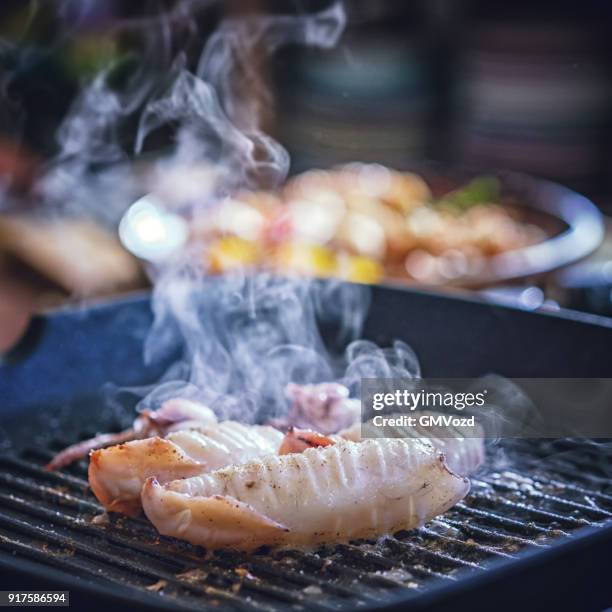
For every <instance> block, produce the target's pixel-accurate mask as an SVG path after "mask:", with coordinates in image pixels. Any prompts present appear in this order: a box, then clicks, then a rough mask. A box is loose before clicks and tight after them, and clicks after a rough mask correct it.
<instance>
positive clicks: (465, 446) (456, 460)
mask: <svg viewBox="0 0 612 612" xmlns="http://www.w3.org/2000/svg"><path fill="white" fill-rule="evenodd" d="M418 414H419V417H421V416H432V415H434V414H435V413H433V412H428V411H420V412H419V413H418ZM393 416H400V415H389V417H390V418H392V417H393ZM338 435H339V436H341V437H342V438H344V439H346V440H352V441H353V442H358V441H360V440H362V439H364V438H382V437H388V438H404V439H422V440H427V441H429V442H431V444H432V445H433V446H434V447H435V448H436V449H437V450H439V451H441V452H442V453H444V456H445V458H446V463H447V464H448V467H449V468H450V469H451V470H453V472H456V473H457V474H460V475H461V476H469V475H470V474H473V473H474V472H475V471H476V470H477V469H478V468H479V467H480V466H481V465H482V464H483V462H484V458H485V447H484V431H483V429H482V427H481V426H480V425H478V424H476V425H475V426H474V427H459V426H458V427H454V426H446V425H435V426H428V427H425V426H423V425H421V424H420V419H419V418H417V424H416V425H415V426H414V427H407V426H389V425H387V426H385V427H375V426H374V425H373V423H372V421H368V422H367V423H363V424H362V423H355V424H354V425H352V426H351V427H349V428H347V429H344V430H342V431H340V432H339V433H338Z"/></svg>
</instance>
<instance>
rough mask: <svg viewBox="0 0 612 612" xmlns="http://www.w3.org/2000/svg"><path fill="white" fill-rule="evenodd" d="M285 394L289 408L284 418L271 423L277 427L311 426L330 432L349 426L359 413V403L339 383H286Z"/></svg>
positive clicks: (325, 432) (323, 431)
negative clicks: (289, 402) (288, 401)
mask: <svg viewBox="0 0 612 612" xmlns="http://www.w3.org/2000/svg"><path fill="white" fill-rule="evenodd" d="M285 394H286V395H287V397H288V398H289V400H290V401H291V407H290V409H289V412H288V414H287V416H286V417H283V418H281V419H277V420H276V421H274V422H273V423H272V424H273V425H274V426H276V427H282V428H287V427H300V428H305V429H310V428H312V429H314V430H316V431H318V432H320V433H322V434H331V433H336V432H337V431H339V430H341V429H343V428H345V427H350V426H351V425H352V424H353V423H355V422H356V421H358V420H359V418H360V416H361V402H360V401H359V400H358V399H354V398H350V397H349V390H348V389H347V388H346V387H345V386H344V385H341V384H339V383H320V384H316V385H296V384H295V383H289V384H288V385H287V388H286V390H285Z"/></svg>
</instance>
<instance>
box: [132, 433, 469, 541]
mask: <svg viewBox="0 0 612 612" xmlns="http://www.w3.org/2000/svg"><path fill="white" fill-rule="evenodd" d="M468 489H469V481H468V480H467V479H466V478H463V477H460V476H458V475H457V474H455V473H454V472H452V471H450V470H449V468H448V467H447V465H446V463H445V460H444V456H443V455H442V454H441V453H440V452H438V451H436V450H435V449H434V447H433V446H432V445H431V444H428V443H426V442H423V441H421V440H405V439H378V440H375V439H371V440H364V441H363V442H359V443H355V442H351V441H341V442H338V443H336V444H331V445H328V446H325V447H318V448H308V449H306V450H305V451H304V452H303V453H292V454H287V455H281V456H278V455H268V456H267V457H264V458H262V459H255V460H252V461H249V462H247V463H245V464H243V465H233V466H230V467H227V468H224V469H221V470H217V471H215V472H211V473H208V474H203V475H200V476H195V477H192V478H186V479H183V480H175V481H173V482H170V483H168V484H166V485H163V484H161V483H160V482H159V481H158V480H156V479H155V478H149V479H148V480H147V481H146V483H145V486H144V487H143V490H142V504H143V508H144V511H145V514H146V515H147V517H148V518H149V520H150V521H151V522H152V523H153V524H154V525H155V527H156V528H157V529H158V531H159V532H160V533H161V534H164V535H169V536H174V537H177V538H182V539H184V540H187V541H188V542H191V543H193V544H199V545H202V546H205V547H207V548H212V549H214V548H235V549H239V550H252V549H255V548H258V547H259V546H262V545H272V546H275V545H291V546H296V545H297V546H302V545H306V546H309V545H313V544H316V543H318V542H334V541H343V540H348V539H352V538H373V537H378V536H380V535H383V534H386V533H393V532H395V531H398V530H400V529H412V528H414V527H417V526H419V525H422V524H423V523H425V522H426V521H428V520H429V519H431V518H433V517H434V516H436V515H438V514H440V513H442V512H444V511H446V510H447V509H448V508H450V507H451V506H452V505H454V504H455V503H457V502H458V501H459V500H460V499H462V498H463V497H464V496H465V495H466V494H467V492H468Z"/></svg>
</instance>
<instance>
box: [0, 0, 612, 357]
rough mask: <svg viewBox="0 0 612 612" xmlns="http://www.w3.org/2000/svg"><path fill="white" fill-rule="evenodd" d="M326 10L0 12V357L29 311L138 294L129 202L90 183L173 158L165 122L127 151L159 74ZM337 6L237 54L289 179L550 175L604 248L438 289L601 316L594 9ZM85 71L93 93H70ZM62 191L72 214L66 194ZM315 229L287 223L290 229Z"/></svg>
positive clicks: (608, 205) (611, 126)
mask: <svg viewBox="0 0 612 612" xmlns="http://www.w3.org/2000/svg"><path fill="white" fill-rule="evenodd" d="M326 6H329V3H328V2H324V1H321V2H270V1H264V0H248V1H240V2H239V1H237V0H236V1H233V2H211V1H202V0H201V1H198V0H191V1H188V0H184V1H178V0H177V1H174V2H171V1H167V2H163V1H161V0H160V1H157V2H139V3H134V2H122V1H120V0H95V1H94V0H81V1H68V0H63V1H61V0H56V1H48V2H42V1H40V2H36V1H31V2H27V1H25V0H3V1H2V3H1V4H0V96H1V97H0V321H2V322H3V323H2V325H1V326H0V349H2V347H3V346H4V347H6V346H10V345H11V343H12V342H14V341H15V339H16V338H18V336H19V335H20V333H21V331H22V329H23V326H24V325H26V324H27V320H28V319H29V316H30V314H31V313H32V312H35V311H40V310H44V309H47V308H52V307H55V306H57V305H60V304H62V303H65V302H66V301H69V300H74V299H83V298H93V297H100V296H108V295H114V294H121V293H125V292H128V291H133V290H137V289H139V288H142V287H146V286H147V284H148V282H149V281H148V275H147V273H146V272H147V270H146V265H145V264H143V261H142V258H138V257H135V256H134V255H133V254H131V253H129V252H128V249H126V248H125V240H123V244H122V242H121V241H120V240H119V237H118V234H117V227H118V225H119V223H120V219H121V217H122V215H123V214H124V213H125V211H126V210H127V208H128V206H129V205H130V203H131V202H133V201H134V200H136V199H137V198H138V197H140V196H142V195H143V194H142V193H141V192H139V191H138V189H133V188H132V186H131V185H130V186H126V187H125V188H123V186H122V187H121V188H119V187H118V185H119V182H120V181H121V176H120V174H117V173H110V174H109V173H108V172H106V170H107V169H108V167H109V166H113V167H121V168H123V167H125V165H126V164H130V166H132V165H136V166H137V165H138V164H142V165H143V166H146V163H147V160H149V159H152V158H155V156H156V155H158V154H159V152H160V151H161V152H163V151H165V150H167V148H168V147H171V146H172V144H173V142H174V139H175V134H174V133H173V131H172V129H171V122H169V123H170V125H169V123H168V122H166V123H164V124H163V125H162V126H161V128H160V129H151V130H147V131H146V137H145V138H144V140H142V139H140V142H139V137H138V134H139V126H140V127H142V113H143V109H144V108H145V106H146V103H147V100H148V99H150V98H151V96H154V95H155V91H156V89H159V88H162V87H163V86H164V83H165V82H166V81H167V80H168V79H170V78H171V77H172V75H173V74H174V72H173V71H175V70H176V66H177V62H178V63H180V64H181V66H183V67H187V68H189V69H192V70H195V69H196V66H197V65H198V63H199V62H201V53H202V48H203V44H204V43H205V42H206V40H207V39H209V38H210V37H211V35H212V34H213V33H214V32H215V31H217V29H218V27H219V25H220V23H222V21H223V20H225V19H234V20H246V22H248V20H249V19H250V18H252V17H253V16H256V15H272V16H277V17H278V16H282V15H296V14H303V13H306V14H308V13H312V12H315V11H318V10H321V9H325V8H326ZM344 8H345V10H346V15H347V24H346V28H345V30H344V32H343V34H342V37H341V39H340V41H339V44H338V45H336V46H335V47H334V48H333V49H320V48H316V49H313V48H309V47H304V46H298V45H288V46H283V47H281V48H280V49H278V51H276V52H275V53H273V54H272V55H266V54H265V53H263V52H262V53H259V48H258V46H257V45H254V46H253V47H252V48H251V49H250V51H252V52H250V53H244V54H242V56H241V57H239V62H238V67H239V70H238V72H237V74H238V76H237V78H238V81H241V82H239V88H238V90H239V92H240V93H239V95H240V96H242V97H243V98H248V99H249V100H253V101H254V103H257V104H258V107H259V110H260V111H261V112H260V117H259V118H260V120H261V123H262V125H263V129H264V130H265V131H266V132H267V133H269V134H271V135H272V136H273V137H274V138H275V139H277V140H278V141H279V142H280V143H281V144H282V145H283V146H284V147H285V148H286V149H287V151H288V152H289V154H290V160H291V165H290V173H291V174H296V173H300V172H303V171H306V170H309V169H312V168H328V167H331V166H334V165H336V164H342V163H347V162H372V163H376V164H382V165H385V166H388V167H391V168H396V169H399V170H404V169H411V168H412V164H415V163H416V164H421V163H422V162H423V161H425V160H436V161H438V162H440V163H441V164H443V166H441V167H450V168H454V167H456V166H460V167H465V166H467V167H470V168H475V169H477V170H478V171H480V170H481V169H482V171H487V170H489V171H490V170H491V169H507V170H518V171H522V172H526V173H529V174H530V175H534V176H536V177H542V178H546V179H551V180H553V181H556V182H559V183H561V184H563V185H565V186H567V187H569V188H571V189H573V190H576V191H578V192H579V193H581V194H583V195H585V196H587V198H589V199H590V200H591V201H592V202H594V203H595V205H596V206H597V207H598V209H599V210H600V211H601V213H603V219H602V220H600V222H601V223H603V224H604V227H605V236H604V239H603V242H602V244H601V245H600V246H599V247H598V248H597V250H596V251H595V252H594V253H593V254H592V255H590V256H589V258H588V259H586V260H582V261H581V262H579V263H574V264H572V265H571V266H569V267H565V268H564V269H563V270H559V269H554V270H549V271H548V272H547V273H543V274H537V275H532V274H527V276H526V277H522V278H519V279H515V280H513V281H512V282H509V281H504V282H486V283H484V284H483V283H480V284H476V285H477V286H476V285H475V286H470V287H467V286H466V287H461V283H448V284H449V285H451V284H452V285H455V288H454V289H452V290H454V291H477V292H478V293H480V294H481V295H484V296H485V297H486V298H487V299H494V300H502V301H506V302H508V303H512V304H515V305H518V306H520V307H524V308H530V309H536V308H550V309H555V308H557V307H559V306H561V307H569V308H575V309H579V310H584V311H587V312H592V313H596V314H602V315H612V225H611V224H610V222H609V221H608V215H610V214H612V150H611V142H610V140H611V139H610V135H611V130H612V80H611V76H612V75H611V72H612V48H611V41H612V37H611V34H612V5H610V3H609V2H607V1H606V0H582V1H581V2H575V1H571V2H570V1H559V0H556V1H555V2H552V1H551V2H549V1H543V0H538V1H530V2H527V1H519V2H513V3H507V2H493V1H491V0H481V1H479V0H423V1H409V2H397V1H393V0H379V1H377V2H371V1H368V0H347V1H346V2H345V3H344ZM245 32H246V34H247V35H248V33H249V30H248V28H247V29H246V30H245ZM101 71H105V72H104V75H105V77H104V78H105V83H104V87H100V88H98V89H97V88H96V86H94V87H89V88H88V89H87V85H88V84H89V85H91V83H94V85H95V83H96V78H97V75H99V74H100V72H101ZM109 91H110V92H111V93H113V92H114V93H115V94H116V95H109ZM84 92H85V93H84ZM79 111H80V112H79ZM109 117H110V118H111V119H112V120H110V119H109ZM75 143H76V144H75ZM135 151H137V153H135ZM176 182H177V183H179V184H180V183H181V178H180V177H178V178H176ZM264 186H265V185H264ZM452 188H455V185H454V184H453V185H452ZM433 191H434V192H435V191H436V190H435V188H434V189H433ZM77 192H78V197H76V196H75V197H74V202H76V204H74V207H76V208H78V212H79V214H78V215H75V214H74V212H75V211H74V210H73V206H72V205H71V204H70V202H69V200H70V201H72V196H73V195H74V194H75V193H77ZM434 196H435V197H438V194H434ZM434 196H431V197H434ZM258 202H260V200H258ZM527 204H529V203H527ZM500 205H502V206H503V205H504V202H503V201H502V202H500ZM266 206H268V204H266ZM577 206H578V208H579V207H580V202H578V203H577ZM258 207H259V208H258ZM255 208H257V209H258V210H259V211H261V209H262V205H261V204H260V203H257V205H255ZM264 208H265V207H264ZM266 210H268V208H266ZM50 211H51V212H50ZM579 213H580V211H579V210H578V212H577V213H576V214H579ZM266 214H267V213H266ZM572 214H574V213H572ZM421 216H422V215H421ZM315 217H316V215H308V214H306V215H302V217H301V220H300V223H302V224H305V225H309V224H310V223H313V224H314V223H315V221H316V219H315ZM274 218H275V221H274V223H277V221H278V215H276V216H275V217H274ZM281 220H282V219H281ZM591 220H592V217H591ZM531 223H532V225H533V224H534V223H535V222H531ZM535 225H537V223H535ZM587 225H588V224H587ZM453 227H454V225H453ZM496 227H497V226H493V229H491V230H490V231H492V232H495V231H497V230H496V229H495V228H496ZM361 231H362V232H365V233H367V228H366V229H363V228H362V230H361ZM372 231H374V230H372ZM451 231H453V230H452V229H451ZM529 231H531V230H529ZM366 242H367V240H366ZM597 242H599V241H598V240H597ZM370 243H371V240H370ZM368 244H369V243H368ZM220 248H222V249H226V248H230V249H235V248H236V245H235V243H232V244H230V245H229V246H228V245H227V244H223V245H222V247H220ZM238 248H239V249H243V250H244V244H240V245H238ZM590 250H592V249H590ZM357 251H358V252H357V255H360V256H361V255H363V254H364V253H362V252H360V251H359V249H357ZM422 251H423V249H421V251H419V252H418V253H417V256H415V255H414V254H413V255H412V259H411V260H410V261H412V264H414V265H417V264H418V266H417V267H419V269H420V267H422V265H421V264H422V260H423V257H425V256H427V257H429V256H430V255H431V252H430V251H427V252H425V254H424V255H423V252H422ZM223 252H224V253H225V251H223ZM241 253H242V251H241ZM368 255H371V254H368ZM309 256H311V254H309ZM319 256H320V254H319V252H318V251H317V253H315V255H314V256H313V257H319ZM321 256H322V257H323V256H324V254H323V255H321ZM241 257H242V255H241ZM292 257H293V254H292ZM419 257H420V259H419ZM247 259H248V257H247ZM402 261H403V260H402ZM415 262H416V263H415ZM375 263H376V262H375ZM351 265H353V266H362V265H364V266H365V270H366V272H365V273H363V275H362V276H360V275H359V274H357V276H356V277H355V280H363V281H368V280H380V281H384V280H385V273H386V272H388V270H387V269H385V270H383V272H382V273H381V274H380V275H379V274H378V273H372V272H371V271H372V270H373V269H374V268H372V267H370V268H368V265H369V261H368V260H367V257H366V260H364V261H362V260H359V261H351ZM402 266H404V263H402ZM406 266H408V264H406ZM406 266H404V268H402V269H403V276H402V279H401V280H402V281H405V282H410V283H418V282H419V281H422V282H424V283H426V284H434V285H436V287H437V288H438V289H439V290H445V285H446V283H444V282H435V283H430V282H429V281H431V280H432V279H431V278H428V277H422V278H420V277H419V275H418V274H411V273H410V267H409V266H408V267H406ZM323 267H324V265H323ZM413 267H414V266H413ZM553 267H554V266H553ZM314 268H315V269H314V270H313V273H315V274H316V273H318V272H320V270H318V269H316V268H317V266H316V265H315V266H314ZM359 269H360V270H361V269H362V268H359ZM526 271H527V272H528V268H526ZM391 276H393V277H394V278H396V277H397V274H394V275H391ZM379 277H380V278H379ZM349 278H353V277H352V276H349Z"/></svg>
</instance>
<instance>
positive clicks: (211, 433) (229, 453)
mask: <svg viewBox="0 0 612 612" xmlns="http://www.w3.org/2000/svg"><path fill="white" fill-rule="evenodd" d="M282 440H283V434H282V433H281V432H280V431H277V430H276V429H274V428H272V427H267V426H265V425H243V424H242V423H237V422H235V421H224V422H222V423H218V424H216V425H213V426H210V427H204V428H200V429H198V430H180V431H175V432H171V433H169V434H168V435H167V436H166V438H160V437H152V438H147V439H144V440H133V441H130V442H127V443H125V444H119V445H117V446H112V447H110V448H105V449H100V450H96V451H93V452H92V453H91V460H90V462H89V484H90V486H91V489H92V491H93V492H94V494H95V496H96V497H97V498H98V500H99V501H100V503H101V504H102V505H103V506H104V507H105V508H106V509H107V510H109V511H111V512H122V513H124V514H128V515H130V516H134V515H136V514H138V513H139V512H140V511H141V509H142V507H141V503H140V492H141V490H142V486H143V484H144V482H145V480H146V479H147V478H148V477H149V476H155V477H156V478H157V481H158V482H161V483H164V482H169V481H171V480H175V479H177V478H187V477H189V476H195V475H198V474H203V473H205V472H208V471H212V470H217V469H219V468H222V467H225V466H227V465H229V464H232V463H244V462H245V461H248V460H250V459H254V458H256V457H262V456H264V455H267V454H270V453H276V452H278V450H279V447H280V445H281V442H282Z"/></svg>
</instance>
